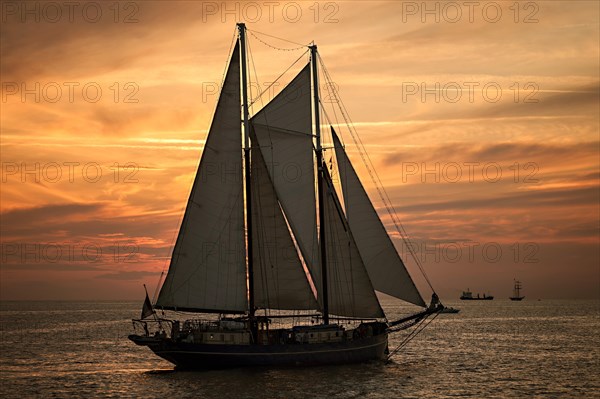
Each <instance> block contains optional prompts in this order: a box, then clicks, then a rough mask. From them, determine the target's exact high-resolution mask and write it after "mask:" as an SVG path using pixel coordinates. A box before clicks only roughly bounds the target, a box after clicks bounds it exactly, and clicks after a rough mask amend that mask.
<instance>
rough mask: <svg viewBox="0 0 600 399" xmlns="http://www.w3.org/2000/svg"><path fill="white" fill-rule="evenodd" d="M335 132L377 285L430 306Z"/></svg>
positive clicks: (345, 186) (351, 219)
mask: <svg viewBox="0 0 600 399" xmlns="http://www.w3.org/2000/svg"><path fill="white" fill-rule="evenodd" d="M331 135H332V137H333V144H334V147H335V154H336V159H337V164H338V170H339V173H340V179H341V185H342V191H343V195H344V205H345V207H346V216H347V218H348V224H349V225H350V230H352V233H353V234H354V238H355V240H356V245H357V246H358V250H359V252H360V255H361V257H362V259H363V261H364V264H365V267H366V269H367V271H368V273H369V277H370V278H371V282H372V283H373V287H374V288H375V289H376V290H377V291H380V292H383V293H385V294H388V295H391V296H393V297H396V298H398V299H402V300H405V301H407V302H410V303H413V304H415V305H419V306H426V305H425V301H424V300H423V298H422V297H421V294H420V293H419V291H418V290H417V287H416V286H415V283H414V282H413V280H412V278H411V277H410V275H409V274H408V271H407V270H406V266H405V265H404V263H403V262H402V259H401V258H400V256H399V255H398V252H397V251H396V248H395V247H394V244H393V243H392V240H391V239H390V237H389V235H388V233H387V231H386V230H385V227H384V226H383V223H382V222H381V220H380V219H379V216H378V215H377V211H375V208H374V207H373V204H372V203H371V200H370V199H369V196H368V195H367V192H366V191H365V189H364V187H363V185H362V183H361V182H360V179H359V178H358V175H357V174H356V171H355V170H354V167H353V166H352V164H351V163H350V159H348V155H347V154H346V152H345V151H344V147H343V146H342V144H341V142H340V140H339V138H338V136H337V134H336V133H335V131H334V130H333V128H331Z"/></svg>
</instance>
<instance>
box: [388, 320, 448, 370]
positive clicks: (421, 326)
mask: <svg viewBox="0 0 600 399" xmlns="http://www.w3.org/2000/svg"><path fill="white" fill-rule="evenodd" d="M439 315H440V313H439V312H438V313H436V314H435V315H434V316H433V317H432V318H431V319H429V321H428V322H427V323H426V324H424V323H425V321H426V320H427V317H426V318H424V319H423V320H421V322H419V324H418V325H417V327H416V329H415V330H413V331H411V333H410V334H408V335H407V336H406V337H405V338H404V340H402V342H400V345H398V347H397V348H396V349H394V350H393V351H392V352H391V353H390V354H389V355H388V357H387V360H388V361H389V360H390V359H391V358H392V356H394V355H395V354H396V353H398V352H399V351H400V350H402V349H403V348H405V347H406V345H408V344H409V343H410V341H412V340H413V339H415V337H416V336H417V335H419V334H420V333H421V332H422V331H423V330H424V329H425V328H427V326H429V325H430V324H431V322H433V321H434V320H435V319H436V318H437V317H438V316H439Z"/></svg>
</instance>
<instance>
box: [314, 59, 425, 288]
mask: <svg viewBox="0 0 600 399" xmlns="http://www.w3.org/2000/svg"><path fill="white" fill-rule="evenodd" d="M319 60H320V62H321V66H322V68H323V71H324V72H325V76H326V79H327V80H328V81H331V77H330V75H329V72H328V70H327V68H326V67H325V64H324V63H323V59H322V58H321V57H320V56H319ZM334 94H335V96H336V100H337V101H338V105H339V107H340V112H341V114H342V116H343V117H344V121H345V122H346V125H347V126H348V129H349V131H350V135H351V136H352V140H353V141H354V143H355V145H356V146H357V147H358V149H359V154H360V156H361V159H362V161H363V163H364V165H365V167H366V169H367V171H368V172H369V176H370V177H371V180H372V181H373V183H375V188H376V189H377V193H378V194H379V197H380V198H381V200H382V202H383V204H384V206H385V208H386V211H387V212H388V214H389V215H390V218H391V219H392V222H393V223H394V226H395V227H396V230H397V231H398V233H399V234H400V237H401V238H402V241H403V242H404V244H405V245H406V246H407V248H408V251H409V254H410V255H411V256H412V258H413V260H414V261H415V264H416V265H417V267H418V268H419V270H420V271H421V274H422V275H423V277H424V278H425V281H426V282H427V284H428V285H429V288H431V290H432V291H433V292H435V289H434V288H433V285H432V284H431V281H430V280H429V277H428V276H427V273H426V272H425V269H424V268H423V265H422V264H421V262H420V261H419V259H418V257H417V256H416V254H415V252H414V249H413V245H412V242H411V241H410V238H409V236H408V233H407V232H406V230H405V229H404V226H403V225H402V223H401V222H400V220H398V218H397V216H396V209H395V208H394V206H393V204H392V202H391V200H390V198H389V195H388V194H387V191H386V190H385V187H384V186H383V183H382V182H381V179H380V178H379V175H378V174H377V171H375V169H374V168H373V162H372V161H371V158H370V157H369V154H368V152H367V150H366V148H365V145H364V143H363V142H362V139H361V138H360V136H359V135H358V132H357V131H356V128H354V126H353V124H352V123H351V121H350V120H349V116H348V115H347V114H348V110H347V109H346V106H345V105H344V103H343V101H342V99H341V98H340V97H339V96H338V95H337V93H334Z"/></svg>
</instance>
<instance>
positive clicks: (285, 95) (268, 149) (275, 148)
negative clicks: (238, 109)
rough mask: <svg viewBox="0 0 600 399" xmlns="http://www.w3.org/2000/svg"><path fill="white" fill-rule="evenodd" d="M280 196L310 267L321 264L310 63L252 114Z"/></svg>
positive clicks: (267, 164)
mask: <svg viewBox="0 0 600 399" xmlns="http://www.w3.org/2000/svg"><path fill="white" fill-rule="evenodd" d="M251 124H252V129H253V131H254V133H255V135H256V138H257V143H254V144H253V145H257V146H259V147H260V150H261V152H262V155H263V157H264V161H265V164H266V166H267V169H268V171H269V175H270V176H271V180H272V182H273V186H274V187H275V192H276V193H277V198H278V199H279V201H280V203H281V206H282V208H283V210H284V211H285V215H286V217H287V221H288V223H289V224H290V227H291V229H292V231H293V233H294V237H295V238H296V241H297V243H298V246H299V247H300V250H301V252H302V255H303V258H304V260H305V262H306V263H307V265H308V267H309V269H310V270H311V273H313V274H314V273H315V272H316V270H318V267H317V265H318V256H319V255H318V246H317V226H316V206H315V176H314V157H313V137H312V134H311V128H312V111H311V90H310V68H309V65H306V67H304V68H303V69H302V71H300V73H299V74H298V75H297V76H296V77H295V78H294V79H293V80H292V82H291V83H290V84H289V85H288V86H287V87H285V88H284V89H283V90H282V91H281V92H280V93H279V94H278V95H277V96H276V97H275V98H274V99H273V100H272V101H271V102H269V103H268V104H267V105H266V106H265V107H264V108H263V109H261V110H260V111H259V112H258V113H257V114H256V115H255V116H254V117H253V118H252V119H251Z"/></svg>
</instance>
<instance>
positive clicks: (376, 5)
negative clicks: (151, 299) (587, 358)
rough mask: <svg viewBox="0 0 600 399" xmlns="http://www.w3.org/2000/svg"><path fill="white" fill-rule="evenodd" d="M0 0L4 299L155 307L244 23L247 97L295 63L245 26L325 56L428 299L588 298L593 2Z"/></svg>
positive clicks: (595, 142) (593, 226) (593, 270)
mask: <svg viewBox="0 0 600 399" xmlns="http://www.w3.org/2000/svg"><path fill="white" fill-rule="evenodd" d="M466 3H468V2H466ZM0 4H1V5H2V20H1V23H2V25H1V31H0V33H1V35H0V36H1V37H0V45H1V60H0V68H1V70H0V72H1V82H2V99H1V102H0V107H1V108H0V109H1V127H0V131H1V162H2V182H1V184H2V190H1V194H0V199H1V234H2V259H1V268H0V273H1V275H0V276H1V281H0V298H1V299H4V300H7V299H105V300H109V299H115V300H117V299H140V298H143V287H142V284H143V283H145V284H146V285H147V286H148V289H149V291H151V294H152V292H153V291H154V289H155V287H156V285H157V282H158V279H159V275H160V273H161V271H162V270H163V269H164V268H165V267H167V266H168V261H169V259H170V255H171V251H172V247H173V244H174V241H175V237H176V234H177V231H178V228H179V224H180V221H181V217H182V215H183V210H184V206H185V203H186V201H187V198H188V195H189V191H190V187H191V183H192V179H193V177H194V174H195V171H196V168H197V165H198V162H199V159H200V154H201V152H202V149H203V144H204V141H205V138H206V134H207V129H208V128H209V126H210V121H211V115H212V113H213V110H214V108H215V104H216V100H217V97H218V96H217V90H218V86H219V84H220V83H221V81H222V78H223V73H224V70H225V67H226V64H227V59H228V56H229V51H230V47H231V43H232V39H233V35H234V31H235V24H236V22H246V24H247V27H248V29H249V30H250V33H249V35H248V40H249V46H250V50H251V53H252V59H253V61H254V62H253V63H252V64H251V76H252V79H255V78H254V69H255V70H256V72H257V73H258V77H259V84H260V86H261V90H262V89H264V88H265V87H266V85H265V82H272V81H273V80H274V79H275V78H276V77H277V76H279V75H280V74H281V73H282V72H283V71H284V70H285V69H286V68H287V67H288V66H289V65H291V64H292V63H293V62H294V61H295V60H296V59H297V58H298V57H300V56H301V54H302V52H303V51H304V49H300V50H299V49H297V47H298V45H296V44H293V43H290V42H286V41H281V40H278V39H276V38H272V37H269V36H266V35H262V34H260V33H256V32H262V33H266V34H269V35H273V36H277V37H281V38H285V39H287V40H290V41H291V42H295V43H301V44H307V43H310V42H311V41H313V40H314V41H315V42H316V43H317V45H318V46H319V52H320V55H321V57H322V59H323V61H324V63H325V65H326V67H327V70H328V71H329V73H330V74H331V76H332V78H333V81H334V83H335V87H336V88H337V90H339V94H340V96H341V98H342V100H343V101H344V104H345V106H346V108H347V110H348V112H349V115H350V118H351V119H352V121H353V122H354V124H355V127H356V130H357V132H358V134H359V135H360V137H361V139H362V141H363V143H364V145H365V147H366V149H367V151H368V154H369V156H370V158H371V160H372V162H373V165H374V167H375V169H376V170H377V173H378V174H379V177H380V178H381V180H382V182H383V184H384V186H385V188H386V190H387V193H388V195H389V197H390V199H391V201H392V203H393V206H394V207H395V209H396V211H397V212H398V217H399V219H400V220H401V221H402V223H403V225H404V227H405V229H406V231H407V232H408V233H409V235H410V236H411V238H412V239H413V241H414V243H415V245H416V246H417V256H419V257H420V259H421V261H422V263H423V265H424V267H425V269H426V271H427V274H428V276H429V277H430V279H431V281H432V283H433V285H434V287H435V288H436V290H437V291H438V292H439V294H440V296H441V297H442V299H444V298H447V299H457V298H458V296H459V295H460V293H461V291H462V290H466V289H467V288H470V289H471V290H472V291H474V292H481V293H483V292H485V293H491V294H493V295H495V296H496V297H497V298H499V299H506V298H508V296H509V295H510V294H511V290H512V284H513V279H514V278H517V279H519V280H521V281H523V285H524V287H525V288H524V295H526V297H527V298H530V299H534V298H535V299H537V298H598V297H599V296H600V267H599V264H600V255H599V239H600V231H599V217H600V215H599V201H600V191H599V190H600V185H599V179H600V174H599V156H600V153H599V151H600V150H599V140H600V139H599V129H600V127H599V118H600V115H599V112H600V111H599V109H600V101H599V95H600V76H599V70H600V65H599V63H600V61H599V60H600V54H599V48H600V42H599V41H600V39H599V38H600V32H599V18H600V17H599V15H600V9H599V4H600V3H598V2H596V1H566V2H561V1H531V2H519V3H516V2H513V1H507V2H504V1H497V2H473V3H469V4H465V2H460V1H459V2H436V1H431V2H427V3H423V2H411V1H408V2H401V1H400V2H396V1H362V2H360V1H352V2H343V1H342V2H319V3H315V2H313V1H310V2H252V3H245V2H200V1H198V2H193V1H186V2H176V1H175V2H167V1H137V2H114V1H106V2H92V3H86V2H79V5H78V6H69V5H65V3H63V2H60V1H59V2H54V3H45V2H20V1H2V2H1V3H0ZM57 5H60V6H61V8H58V7H57ZM252 31H256V32H254V34H252ZM259 39H260V40H259ZM265 43H266V44H265ZM267 44H268V45H270V46H271V47H270V46H268V45H267ZM272 47H275V48H279V49H280V50H278V49H274V48H272ZM281 49H286V50H289V51H283V50H281ZM307 59H308V58H307V57H306V56H304V60H307ZM304 62H305V61H302V62H299V63H297V64H296V65H295V66H294V67H293V68H292V69H291V70H290V71H289V72H288V73H287V74H285V76H284V77H283V78H282V84H283V83H285V82H286V79H287V81H289V80H290V79H291V77H292V76H293V74H294V73H297V72H298V71H299V70H300V69H301V67H302V66H303V63H304ZM322 83H323V82H322ZM279 89H280V87H279ZM276 91H277V87H276ZM322 91H323V92H326V87H324V86H322ZM253 92H254V94H256V89H254V91H253ZM269 95H270V94H269V93H268V94H267V97H268V96H269ZM257 104H260V103H257ZM329 105H330V104H328V106H329ZM259 106H260V105H259ZM257 109H258V108H257ZM327 112H328V114H329V115H330V116H332V115H333V114H332V111H331V110H330V108H327ZM338 118H339V114H338ZM340 133H341V134H342V137H343V140H344V142H345V143H346V144H347V149H348V152H349V155H350V157H351V158H352V160H353V161H354V163H355V165H356V167H357V170H358V173H359V174H360V175H361V177H363V182H364V184H365V186H366V187H367V190H368V191H369V195H370V196H371V199H372V200H373V202H374V203H375V205H376V207H377V209H378V211H379V214H380V216H381V217H382V220H383V221H384V223H385V224H386V227H387V229H388V231H389V232H390V233H391V234H393V237H394V241H395V243H396V244H397V247H398V249H399V251H401V253H403V255H405V251H404V250H403V248H402V244H401V240H400V239H399V237H398V234H397V233H395V229H394V226H393V224H392V223H391V220H390V218H389V217H388V216H387V214H386V212H385V208H384V207H383V204H382V202H381V201H380V199H379V197H378V195H377V191H376V190H375V186H374V185H373V183H372V182H371V180H370V178H369V175H368V173H367V172H366V169H365V168H364V167H363V166H362V162H361V158H360V156H359V153H358V152H357V150H356V147H355V146H354V143H353V140H352V138H351V136H350V135H349V134H348V130H347V129H343V128H340ZM326 140H327V141H328V140H329V139H328V138H326ZM329 157H330V155H326V158H329ZM499 251H501V252H499ZM405 258H406V256H405ZM407 263H408V265H409V268H410V270H411V271H414V272H415V274H417V272H416V271H415V267H414V263H413V262H412V261H411V260H410V259H408V260H407ZM417 281H418V284H419V286H420V287H424V286H423V284H422V281H421V279H419V278H417ZM423 293H424V295H427V296H428V295H429V293H428V292H427V290H426V289H423Z"/></svg>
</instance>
